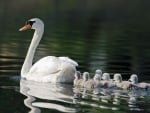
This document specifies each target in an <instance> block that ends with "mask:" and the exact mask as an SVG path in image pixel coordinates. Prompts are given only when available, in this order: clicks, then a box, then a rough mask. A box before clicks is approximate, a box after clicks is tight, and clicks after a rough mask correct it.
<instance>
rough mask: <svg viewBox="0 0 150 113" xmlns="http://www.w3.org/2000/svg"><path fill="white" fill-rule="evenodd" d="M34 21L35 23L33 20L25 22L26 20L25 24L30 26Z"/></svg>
mask: <svg viewBox="0 0 150 113" xmlns="http://www.w3.org/2000/svg"><path fill="white" fill-rule="evenodd" d="M34 23H35V21H27V22H26V25H28V24H29V25H30V26H32V25H33V24H34Z"/></svg>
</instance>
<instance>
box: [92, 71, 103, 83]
mask: <svg viewBox="0 0 150 113" xmlns="http://www.w3.org/2000/svg"><path fill="white" fill-rule="evenodd" d="M93 79H94V80H98V81H100V80H101V79H102V71H101V70H100V69H97V70H96V71H95V75H94V77H93Z"/></svg>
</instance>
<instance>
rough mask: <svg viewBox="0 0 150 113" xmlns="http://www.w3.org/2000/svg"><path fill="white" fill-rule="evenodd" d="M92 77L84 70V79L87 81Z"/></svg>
mask: <svg viewBox="0 0 150 113" xmlns="http://www.w3.org/2000/svg"><path fill="white" fill-rule="evenodd" d="M89 79H90V74H89V73H88V72H84V73H83V80H84V81H87V80H89Z"/></svg>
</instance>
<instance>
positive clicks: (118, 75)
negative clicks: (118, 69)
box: [113, 73, 122, 83]
mask: <svg viewBox="0 0 150 113" xmlns="http://www.w3.org/2000/svg"><path fill="white" fill-rule="evenodd" d="M113 80H114V81H115V82H117V83H120V82H122V77H121V74H119V73H116V74H114V78H113Z"/></svg>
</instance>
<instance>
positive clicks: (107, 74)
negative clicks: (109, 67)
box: [102, 73, 110, 81]
mask: <svg viewBox="0 0 150 113" xmlns="http://www.w3.org/2000/svg"><path fill="white" fill-rule="evenodd" d="M102 79H103V80H107V81H109V80H110V74H109V73H103V76H102Z"/></svg>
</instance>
